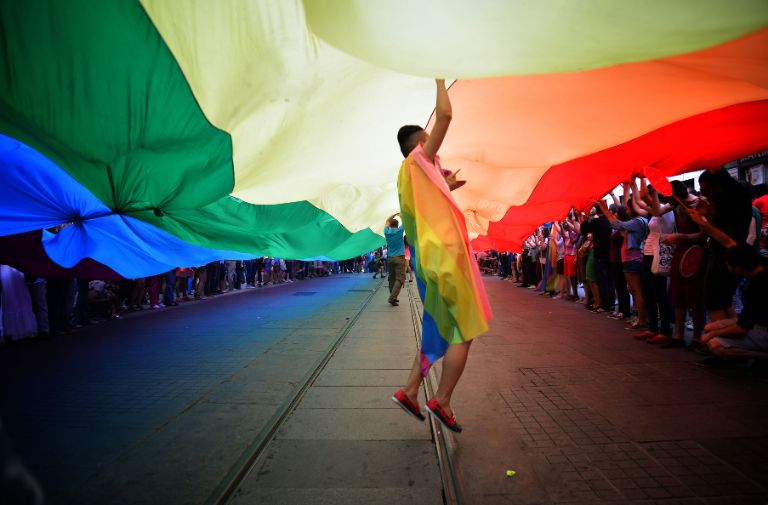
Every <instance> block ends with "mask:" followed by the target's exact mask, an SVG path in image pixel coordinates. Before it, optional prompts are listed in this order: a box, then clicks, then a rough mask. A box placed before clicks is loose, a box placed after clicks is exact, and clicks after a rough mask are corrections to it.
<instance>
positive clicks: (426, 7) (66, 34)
mask: <svg viewBox="0 0 768 505" xmlns="http://www.w3.org/2000/svg"><path fill="white" fill-rule="evenodd" d="M767 25H768V2H765V1H764V0H677V1H667V0H647V1H644V2H616V1H613V0H590V1H583V2H573V1H569V0H543V1H541V2H512V1H506V0H483V1H479V2H466V1H464V0H424V1H421V2H411V1H408V0H392V1H387V2H376V1H368V0H305V1H303V2H302V1H300V0H259V1H253V0H228V1H225V2H214V1H209V0H190V1H188V2H170V1H166V0H135V1H134V0H123V1H118V0H103V1H96V0H70V1H67V2H60V1H54V0H26V1H23V2H10V1H9V2H2V3H0V262H6V263H11V264H16V265H23V266H25V267H27V268H25V269H26V270H27V271H29V269H30V268H37V269H39V270H40V271H41V272H46V273H51V274H56V275H59V274H61V275H72V274H77V272H82V271H84V270H87V271H88V274H87V275H88V276H96V275H97V274H98V273H99V272H100V273H101V274H102V275H111V276H123V277H138V276H144V275H150V274H153V273H158V272H162V271H165V270H168V269H170V268H172V267H174V266H180V265H190V264H200V263H203V262H206V261H209V260H212V259H223V258H230V259H236V258H246V257H253V256H257V255H274V256H280V257H286V258H307V257H317V256H325V257H330V258H337V259H342V258H347V257H351V256H354V255H357V254H359V253H362V252H364V251H367V250H370V249H372V248H374V247H376V246H378V245H380V244H382V243H383V237H382V235H381V233H382V230H381V227H380V223H381V221H382V216H387V215H390V214H393V213H394V212H396V211H397V208H398V200H397V187H396V183H397V173H398V172H397V167H398V166H399V165H400V159H399V157H400V156H399V152H398V149H397V143H396V141H395V134H396V132H397V129H398V128H399V127H400V126H401V125H403V124H414V123H415V124H425V123H426V122H427V120H428V118H429V115H430V112H431V110H432V104H433V103H434V85H433V82H432V78H434V77H447V78H455V79H456V81H455V82H454V83H453V85H452V86H451V88H450V91H449V93H450V96H451V100H452V103H453V109H454V121H453V124H452V125H451V129H450V131H449V133H448V137H447V138H446V141H445V143H444V145H443V147H442V148H441V155H442V158H443V161H444V163H445V165H446V166H447V167H449V168H451V169H453V170H456V169H458V168H462V169H463V170H462V172H461V174H462V175H463V176H465V178H466V179H467V181H468V182H467V184H466V185H465V186H464V187H462V188H461V189H459V190H457V191H455V192H454V193H453V195H454V197H455V199H456V202H457V204H458V208H459V209H460V210H461V212H462V213H463V215H464V217H465V220H466V223H467V226H468V230H469V237H470V238H472V239H474V245H475V247H476V248H484V247H496V248H499V249H512V248H517V247H519V246H520V244H521V241H522V239H523V238H524V237H525V236H526V235H528V234H529V233H530V231H531V230H533V229H534V228H535V226H537V225H538V224H540V223H542V222H545V221H548V220H551V219H554V218H559V217H562V216H563V215H565V213H566V212H567V210H568V209H569V208H570V207H571V206H583V205H585V204H586V203H587V202H589V201H590V200H592V199H594V198H595V197H597V196H599V195H601V194H603V193H604V192H605V191H606V190H607V189H608V188H610V187H612V186H614V185H615V184H616V183H617V182H619V181H621V180H622V179H626V178H627V177H628V176H629V175H631V174H633V173H637V172H639V171H640V170H642V167H645V166H649V165H650V166H654V167H656V168H657V169H658V170H659V171H660V172H661V173H663V174H666V175H670V174H677V173H682V172H685V171H687V170H691V169H697V168H700V167H703V166H716V165H720V164H723V163H725V162H727V161H730V160H733V159H736V158H739V157H742V156H745V155H749V154H752V153H755V152H758V151H761V150H764V149H768V114H766V112H768V72H766V68H768V29H767V28H766V26H767ZM83 275H86V274H83Z"/></svg>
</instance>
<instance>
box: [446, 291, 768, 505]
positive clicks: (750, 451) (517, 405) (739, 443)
mask: <svg viewBox="0 0 768 505" xmlns="http://www.w3.org/2000/svg"><path fill="white" fill-rule="evenodd" d="M485 280H486V286H487V288H488V291H489V295H490V298H491V303H492V306H493V308H494V312H495V320H494V321H493V323H492V325H491V331H490V332H489V333H488V334H486V335H484V336H482V337H480V338H479V339H478V340H477V342H476V343H475V344H474V345H473V348H472V352H471V354H470V359H469V363H468V366H467V369H466V371H465V375H464V377H463V379H462V382H461V383H460V384H459V387H458V388H457V390H456V393H455V400H454V401H455V403H456V410H457V412H458V415H457V416H458V417H459V418H460V420H461V421H462V423H463V424H464V432H463V433H462V434H461V435H460V440H459V450H458V457H459V459H460V461H461V466H462V469H463V472H464V476H465V482H466V484H467V486H468V488H469V494H470V496H471V497H472V501H473V503H475V504H483V505H485V504H488V505H495V504H531V505H533V504H543V503H569V504H579V505H581V504H584V505H587V504H593V503H610V504H629V503H631V504H638V505H639V504H648V503H660V504H684V505H694V504H697V505H700V504H713V505H714V504H718V505H719V504H723V505H725V504H742V503H743V504H754V505H765V504H766V503H768V394H766V393H767V391H768V380H766V377H765V374H762V375H758V376H755V375H754V374H750V373H747V372H744V371H741V370H711V369H703V368H700V367H697V366H695V365H694V362H695V360H696V359H698V358H700V356H698V355H696V354H695V353H690V352H686V351H684V350H680V349H660V348H658V347H654V346H651V345H648V344H646V343H645V342H637V341H635V340H633V338H632V332H630V331H627V330H625V329H624V327H623V325H622V324H621V323H620V322H617V321H613V320H610V319H607V318H606V317H605V315H598V314H592V313H589V312H587V311H585V310H584V309H583V308H582V306H581V305H579V304H575V303H573V302H566V301H561V300H551V299H549V298H547V297H541V296H537V295H536V293H534V292H532V291H530V290H527V289H519V288H515V287H514V285H513V284H511V283H508V282H504V281H500V280H499V279H495V278H491V277H486V278H485ZM507 469H512V470H515V471H516V472H517V475H516V476H515V477H513V478H507V477H506V476H505V471H506V470H507Z"/></svg>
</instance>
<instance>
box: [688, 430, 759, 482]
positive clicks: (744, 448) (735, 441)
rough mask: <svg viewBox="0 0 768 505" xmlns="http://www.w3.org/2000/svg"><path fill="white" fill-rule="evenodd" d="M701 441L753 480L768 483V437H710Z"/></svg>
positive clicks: (712, 451) (704, 445)
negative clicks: (717, 438) (718, 438)
mask: <svg viewBox="0 0 768 505" xmlns="http://www.w3.org/2000/svg"><path fill="white" fill-rule="evenodd" d="M700 443H701V445H702V446H703V447H705V448H706V449H707V450H709V451H710V452H711V453H712V454H714V455H715V456H717V457H718V458H720V459H722V460H723V461H726V462H728V463H729V464H730V465H732V466H733V467H734V468H737V469H739V470H740V471H741V472H742V473H743V474H744V475H746V476H747V477H749V478H750V479H752V481H753V482H756V483H762V485H763V486H766V485H768V479H766V476H767V475H768V437H752V438H729V439H720V440H715V439H710V440H703V441H701V442H700Z"/></svg>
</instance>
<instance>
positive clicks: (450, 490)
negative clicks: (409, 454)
mask: <svg viewBox="0 0 768 505" xmlns="http://www.w3.org/2000/svg"><path fill="white" fill-rule="evenodd" d="M412 285H413V284H412V283H407V284H406V286H407V289H406V291H407V292H408V302H409V307H410V309H411V320H412V321H413V332H414V336H415V337H416V346H417V348H419V349H420V348H421V328H422V307H421V302H420V300H421V299H420V298H419V297H418V293H417V294H415V295H414V289H415V288H412V287H411V286H412ZM423 383H424V396H425V398H424V400H425V401H426V400H428V399H429V398H431V397H433V396H434V395H435V392H436V391H437V385H438V380H437V374H436V373H435V369H434V367H432V368H430V370H429V373H428V374H427V376H426V377H424V379H423ZM427 419H428V421H429V424H430V430H431V432H432V441H433V442H434V444H435V451H436V453H437V464H438V467H439V469H440V480H441V481H442V484H443V503H444V504H445V505H471V501H470V499H469V496H468V493H467V492H466V485H465V480H464V474H463V472H462V471H461V465H460V464H459V456H458V450H457V449H458V445H457V443H456V438H455V436H454V435H453V434H452V433H449V432H447V431H446V430H445V429H444V428H443V427H442V425H441V424H440V423H439V422H437V421H435V420H434V419H433V418H432V416H427Z"/></svg>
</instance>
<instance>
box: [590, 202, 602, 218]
mask: <svg viewBox="0 0 768 505" xmlns="http://www.w3.org/2000/svg"><path fill="white" fill-rule="evenodd" d="M592 208H593V209H595V216H602V215H603V209H601V208H600V206H599V205H597V204H595V205H594V206H593V207H592Z"/></svg>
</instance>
